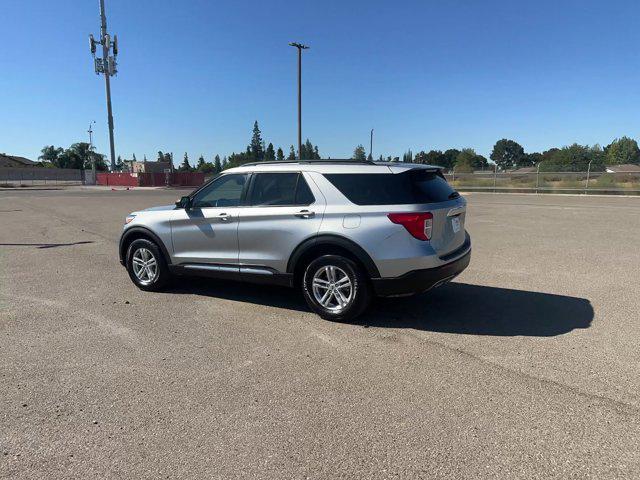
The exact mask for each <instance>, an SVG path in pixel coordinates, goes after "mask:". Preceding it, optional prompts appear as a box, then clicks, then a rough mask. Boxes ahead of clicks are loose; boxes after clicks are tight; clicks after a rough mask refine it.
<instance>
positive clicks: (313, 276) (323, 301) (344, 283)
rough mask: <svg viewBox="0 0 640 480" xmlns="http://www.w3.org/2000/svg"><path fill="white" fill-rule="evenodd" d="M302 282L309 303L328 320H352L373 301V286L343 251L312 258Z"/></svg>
mask: <svg viewBox="0 0 640 480" xmlns="http://www.w3.org/2000/svg"><path fill="white" fill-rule="evenodd" d="M302 284H303V285H302V290H303V293H304V297H305V300H306V301H307V304H308V305H309V307H311V309H312V310H313V311H314V312H316V313H317V314H318V315H320V316H321V317H322V318H325V319H328V320H351V319H353V318H355V317H357V316H358V315H360V314H362V313H363V312H364V311H365V310H366V308H367V307H368V306H369V303H370V302H371V289H370V287H369V284H368V282H367V279H366V277H365V275H364V273H363V271H362V269H361V268H360V267H359V266H358V265H357V264H356V263H355V262H353V261H352V260H350V259H348V258H345V257H342V256H340V255H323V256H321V257H319V258H317V259H315V260H314V261H312V262H311V263H310V264H309V265H308V266H307V268H306V270H305V272H304V277H303V280H302Z"/></svg>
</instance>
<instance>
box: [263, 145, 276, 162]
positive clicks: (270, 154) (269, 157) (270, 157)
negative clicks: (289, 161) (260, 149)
mask: <svg viewBox="0 0 640 480" xmlns="http://www.w3.org/2000/svg"><path fill="white" fill-rule="evenodd" d="M275 159H276V152H275V150H274V149H273V143H269V145H268V146H267V149H266V150H265V152H264V161H265V162H273V161H274V160H275Z"/></svg>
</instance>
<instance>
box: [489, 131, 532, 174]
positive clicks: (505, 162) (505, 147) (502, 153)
mask: <svg viewBox="0 0 640 480" xmlns="http://www.w3.org/2000/svg"><path fill="white" fill-rule="evenodd" d="M524 156H525V154H524V148H522V146H521V145H520V144H519V143H517V142H514V141H513V140H507V139H506V138H503V139H501V140H498V141H497V142H496V144H495V145H494V146H493V150H492V152H491V160H493V161H494V162H495V163H496V165H498V168H500V169H501V170H508V169H510V168H514V167H515V166H517V165H521V164H522V162H523V157H524Z"/></svg>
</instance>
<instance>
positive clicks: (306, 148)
mask: <svg viewBox="0 0 640 480" xmlns="http://www.w3.org/2000/svg"><path fill="white" fill-rule="evenodd" d="M300 159H301V160H313V159H314V156H313V144H312V143H311V141H310V140H309V139H308V138H307V141H306V142H304V143H303V144H302V153H301V154H300Z"/></svg>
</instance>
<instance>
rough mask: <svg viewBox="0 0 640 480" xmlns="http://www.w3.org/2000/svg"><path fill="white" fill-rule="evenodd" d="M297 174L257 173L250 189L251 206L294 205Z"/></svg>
mask: <svg viewBox="0 0 640 480" xmlns="http://www.w3.org/2000/svg"><path fill="white" fill-rule="evenodd" d="M297 181H298V173H258V174H256V176H255V179H254V181H253V186H252V188H251V205H264V206H267V205H294V204H295V193H296V183H297Z"/></svg>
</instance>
